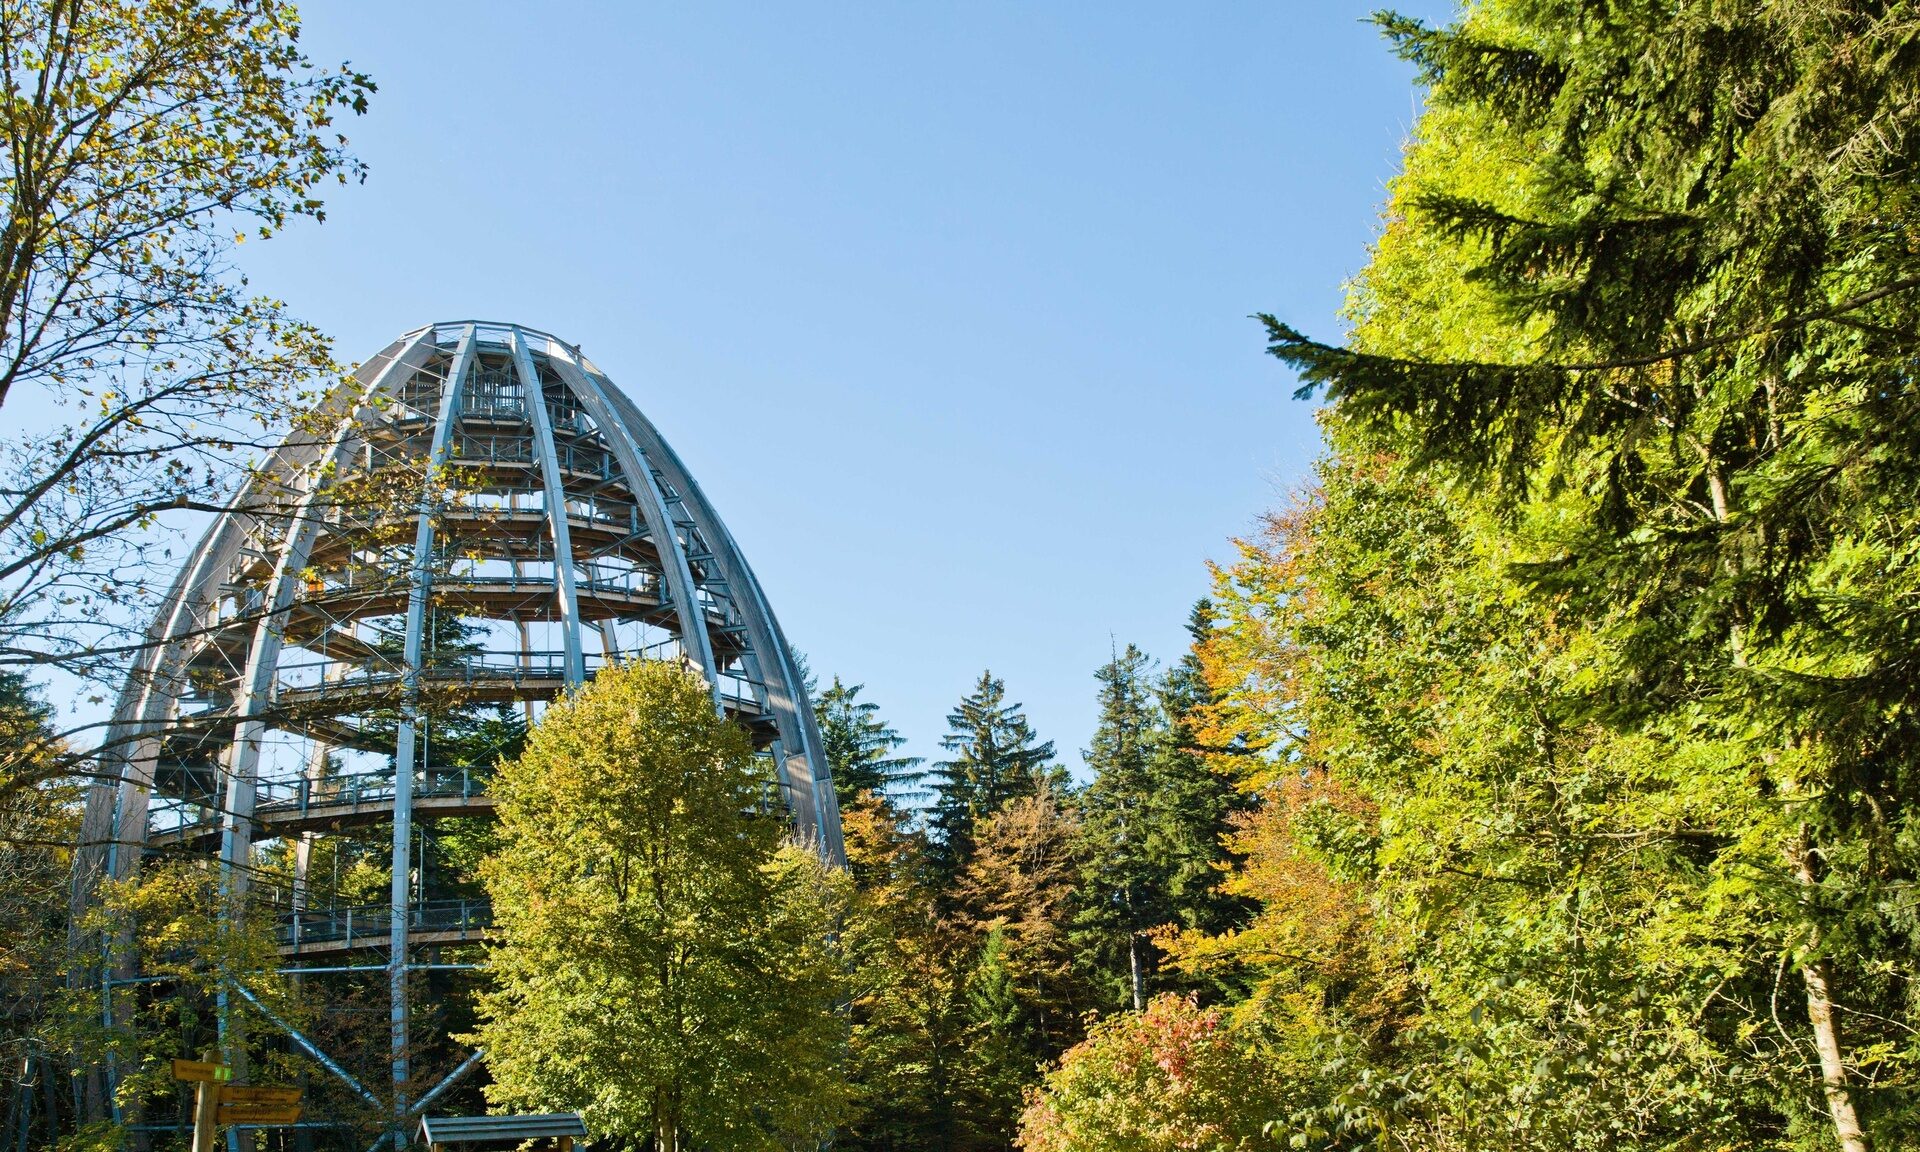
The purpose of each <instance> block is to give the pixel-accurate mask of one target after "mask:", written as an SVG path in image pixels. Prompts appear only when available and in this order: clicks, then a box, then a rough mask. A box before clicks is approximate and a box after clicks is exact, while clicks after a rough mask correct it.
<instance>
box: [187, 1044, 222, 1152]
mask: <svg viewBox="0 0 1920 1152" xmlns="http://www.w3.org/2000/svg"><path fill="white" fill-rule="evenodd" d="M205 1059H206V1061H207V1062H208V1063H210V1064H211V1063H217V1062H218V1061H219V1059H220V1054H219V1053H218V1052H217V1051H215V1050H213V1049H211V1048H209V1049H207V1053H206V1056H205ZM219 1108H220V1085H219V1084H218V1083H217V1082H216V1081H213V1080H202V1081H200V1082H199V1083H198V1084H196V1085H194V1089H193V1152H213V1140H214V1135H215V1130H216V1128H217V1124H216V1122H215V1121H216V1118H217V1117H218V1115H219Z"/></svg>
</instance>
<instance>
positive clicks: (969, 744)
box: [928, 671, 1066, 877]
mask: <svg viewBox="0 0 1920 1152" xmlns="http://www.w3.org/2000/svg"><path fill="white" fill-rule="evenodd" d="M947 728H948V734H947V735H946V736H944V737H942V738H941V740H940V745H941V747H943V748H945V749H946V750H947V751H948V752H950V753H953V759H951V760H941V761H937V762H935V764H934V766H933V777H934V798H933V806H932V810H931V812H930V814H929V819H928V823H929V825H930V826H931V828H932V831H933V834H934V841H935V851H934V860H935V865H936V867H937V868H938V870H939V871H940V873H941V874H942V875H944V876H947V877H954V876H957V875H959V874H960V872H962V871H963V870H964V869H965V867H966V863H967V861H968V860H969V859H970V858H971V856H972V853H973V847H972V845H973V835H974V829H975V828H976V827H977V826H978V825H979V824H980V823H981V822H983V821H985V820H986V819H987V818H989V817H991V816H992V815H993V814H994V813H995V812H998V811H999V810H1000V808H1001V807H1002V806H1003V805H1005V804H1006V802H1007V801H1008V800H1011V799H1014V798H1015V797H1020V796H1031V795H1033V793H1034V791H1035V789H1036V788H1038V787H1039V784H1040V782H1041V781H1042V780H1043V779H1044V780H1051V781H1053V782H1054V783H1055V784H1056V785H1059V786H1061V787H1062V788H1063V789H1064V786H1065V783H1066V780H1065V773H1064V772H1063V771H1061V770H1060V769H1059V768H1058V767H1057V766H1055V765H1053V763H1052V761H1053V741H1051V740H1046V741H1042V740H1041V739H1040V738H1039V737H1038V736H1036V735H1035V734H1034V731H1033V726H1032V725H1031V724H1029V723H1028V722H1027V717H1026V714H1025V713H1023V712H1021V710H1020V705H1018V704H1010V703H1008V702H1007V686H1006V684H1005V683H1003V682H1002V681H1000V680H999V679H997V678H996V677H995V676H994V675H993V673H992V672H991V671H988V672H982V673H981V674H980V681H979V683H977V684H975V685H974V688H973V691H972V692H970V693H969V694H968V695H967V696H966V698H965V699H963V700H961V701H960V703H959V704H958V705H957V706H956V707H955V708H954V710H953V711H952V712H949V713H948V714H947Z"/></svg>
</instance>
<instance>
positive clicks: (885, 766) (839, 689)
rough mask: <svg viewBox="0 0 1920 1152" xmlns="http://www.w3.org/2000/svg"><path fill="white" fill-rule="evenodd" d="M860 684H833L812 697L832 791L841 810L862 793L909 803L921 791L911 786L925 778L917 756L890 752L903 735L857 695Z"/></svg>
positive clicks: (837, 679)
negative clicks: (831, 776) (829, 772)
mask: <svg viewBox="0 0 1920 1152" xmlns="http://www.w3.org/2000/svg"><path fill="white" fill-rule="evenodd" d="M865 687H866V685H864V684H851V685H849V684H843V683H841V681H840V677H838V676H835V677H834V678H833V683H832V684H830V685H828V686H827V688H826V689H825V690H824V691H822V692H820V693H818V694H817V695H815V696H814V699H813V713H814V716H815V718H816V719H817V720H818V722H819V725H820V743H821V745H822V747H823V750H824V751H825V753H826V757H827V767H828V768H829V769H831V770H832V772H833V790H834V792H835V794H837V795H838V796H839V797H840V807H841V808H842V809H843V810H844V809H846V808H849V807H851V806H852V805H853V803H854V801H855V799H856V798H857V797H858V796H859V795H860V794H861V793H862V792H871V793H873V794H874V795H875V796H883V797H886V798H887V799H889V800H894V801H900V802H906V803H911V802H913V801H915V800H918V799H920V798H921V797H922V796H923V793H922V792H920V791H919V790H917V789H915V788H914V787H913V785H916V784H918V783H919V782H920V781H921V780H924V779H926V775H927V774H926V773H925V772H923V771H920V770H919V769H920V765H921V764H922V763H924V761H923V760H922V759H921V758H920V757H918V756H895V755H894V753H895V752H897V751H898V750H899V749H900V748H901V747H902V746H904V745H905V744H906V742H907V741H906V739H905V738H904V737H902V736H901V735H900V734H899V733H898V732H895V731H894V730H893V727H892V725H890V724H888V723H887V722H886V721H884V720H882V719H881V718H880V706H879V705H878V704H875V703H873V702H871V701H864V700H861V699H860V693H861V691H862V690H863V689H865Z"/></svg>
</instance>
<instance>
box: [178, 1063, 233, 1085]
mask: <svg viewBox="0 0 1920 1152" xmlns="http://www.w3.org/2000/svg"><path fill="white" fill-rule="evenodd" d="M173 1078H174V1079H175V1080H200V1081H207V1082H213V1083H225V1082H226V1081H228V1080H231V1079H233V1069H232V1068H229V1067H228V1066H227V1065H225V1064H210V1063H208V1062H207V1061H204V1060H175V1061H174V1062H173Z"/></svg>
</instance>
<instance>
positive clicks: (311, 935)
mask: <svg viewBox="0 0 1920 1152" xmlns="http://www.w3.org/2000/svg"><path fill="white" fill-rule="evenodd" d="M492 925H493V904H492V902H490V901H487V900H465V899H459V900H424V901H421V902H420V903H418V904H415V905H413V906H412V907H411V908H409V909H408V910H407V931H408V932H409V933H424V932H436V933H448V932H454V933H459V934H460V935H461V936H478V935H479V934H480V933H482V932H484V931H486V930H487V929H488V928H489V927H491V926H492ZM392 930H393V908H392V906H391V905H388V904H349V905H345V906H343V907H339V908H307V909H303V910H301V911H299V912H291V911H289V912H282V913H280V923H279V924H278V925H276V927H275V935H276V938H277V939H278V940H279V942H280V944H281V946H282V947H287V948H299V947H302V946H304V945H308V944H343V945H345V946H346V947H349V948H352V947H355V946H358V945H361V944H365V945H369V946H371V945H377V944H378V943H379V942H380V941H383V940H386V939H388V937H389V935H390V934H391V933H392Z"/></svg>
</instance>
